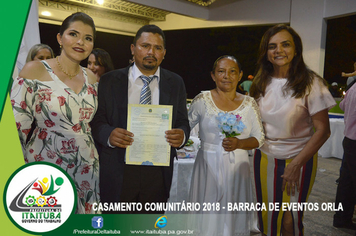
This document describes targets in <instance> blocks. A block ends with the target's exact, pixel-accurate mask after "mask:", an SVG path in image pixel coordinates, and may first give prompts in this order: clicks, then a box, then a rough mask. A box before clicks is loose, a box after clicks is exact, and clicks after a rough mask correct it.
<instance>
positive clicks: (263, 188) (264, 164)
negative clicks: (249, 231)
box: [260, 152, 269, 235]
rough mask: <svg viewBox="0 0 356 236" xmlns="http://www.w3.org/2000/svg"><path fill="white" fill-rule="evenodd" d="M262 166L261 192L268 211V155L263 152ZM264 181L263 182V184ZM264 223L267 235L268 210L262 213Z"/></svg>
mask: <svg viewBox="0 0 356 236" xmlns="http://www.w3.org/2000/svg"><path fill="white" fill-rule="evenodd" d="M260 166H261V167H263V168H260V176H263V178H260V179H261V191H262V202H263V203H264V204H265V205H266V207H267V209H268V188H267V168H268V158H267V155H266V154H265V153H263V152H261V163H260ZM262 180H263V182H262ZM262 221H263V225H264V226H265V227H264V229H263V233H264V234H266V235H267V229H268V228H269V227H268V210H267V211H265V210H263V211H262Z"/></svg>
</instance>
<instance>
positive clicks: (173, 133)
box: [166, 129, 184, 148]
mask: <svg viewBox="0 0 356 236" xmlns="http://www.w3.org/2000/svg"><path fill="white" fill-rule="evenodd" d="M183 139H184V131H183V130H182V129H171V130H167V131H166V140H167V142H168V143H169V145H171V146H172V147H175V148H178V147H180V146H181V145H182V143H183Z"/></svg>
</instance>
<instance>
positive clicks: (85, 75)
mask: <svg viewBox="0 0 356 236" xmlns="http://www.w3.org/2000/svg"><path fill="white" fill-rule="evenodd" d="M41 62H42V64H43V65H44V66H45V67H46V69H47V71H48V72H49V74H50V75H51V77H52V79H53V81H55V82H57V83H59V84H60V85H61V86H62V87H63V88H64V89H68V90H70V91H71V92H72V93H74V94H75V95H77V96H79V95H80V94H81V93H82V92H83V90H84V88H85V87H86V86H87V84H88V77H87V74H86V71H85V70H84V68H83V67H82V66H80V68H81V69H82V71H83V75H84V80H85V81H84V83H83V86H82V88H81V90H80V91H79V93H76V92H74V90H73V89H72V88H70V87H69V86H68V85H67V84H65V83H64V82H63V81H62V80H61V79H60V78H59V77H58V76H57V75H56V74H55V73H54V71H53V69H52V68H51V67H50V65H49V64H48V63H47V62H46V61H44V60H43V61H41ZM52 75H53V76H52Z"/></svg>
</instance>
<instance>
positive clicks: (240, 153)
mask: <svg viewBox="0 0 356 236" xmlns="http://www.w3.org/2000/svg"><path fill="white" fill-rule="evenodd" d="M219 112H223V111H222V110H220V109H219V108H217V107H216V105H215V103H214V101H213V99H212V96H211V92H210V91H203V92H201V93H200V94H199V95H197V96H196V97H195V98H194V100H193V102H192V104H191V106H190V109H189V123H190V126H191V128H193V127H194V126H196V125H197V124H199V137H200V139H201V148H200V149H199V151H198V154H197V157H196V160H195V163H194V169H193V174H192V182H191V187H190V193H189V200H188V201H189V202H193V203H195V202H198V203H200V206H201V208H200V211H199V212H194V213H192V214H190V215H189V218H188V226H189V227H188V228H189V229H194V233H195V235H204V236H205V235H224V236H225V235H250V232H251V231H254V230H255V226H256V225H254V224H253V223H252V222H253V221H254V219H256V218H255V217H256V215H255V214H256V212H253V211H229V210H228V204H235V203H237V204H238V203H240V202H241V203H249V204H251V203H252V204H253V203H254V200H253V199H254V196H253V191H252V180H251V174H250V162H249V157H248V152H247V151H246V150H242V149H237V150H235V151H233V152H225V151H224V149H223V148H222V140H223V138H224V137H225V136H223V134H222V133H221V131H220V129H219V128H218V122H217V120H216V117H217V115H218V113H219ZM228 113H232V114H234V115H237V114H239V115H240V116H241V117H242V118H241V120H242V122H243V123H244V124H245V126H246V128H245V129H244V130H243V132H242V133H241V135H239V136H237V138H238V139H245V138H249V137H255V138H256V139H257V140H258V142H259V146H261V145H262V144H263V142H264V133H263V127H262V123H261V119H260V113H259V110H258V106H257V104H256V102H255V101H254V99H253V98H251V97H249V96H245V97H244V100H243V102H242V104H241V105H240V106H239V107H238V108H237V109H235V110H233V111H230V112H228ZM204 207H205V208H204Z"/></svg>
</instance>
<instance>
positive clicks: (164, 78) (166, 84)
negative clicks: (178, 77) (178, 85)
mask: <svg viewBox="0 0 356 236" xmlns="http://www.w3.org/2000/svg"><path fill="white" fill-rule="evenodd" d="M170 80H171V77H170V75H169V74H168V73H165V71H164V69H162V68H161V75H160V81H159V104H160V105H168V104H169V101H170V98H171V89H172V87H171V83H170Z"/></svg>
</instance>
